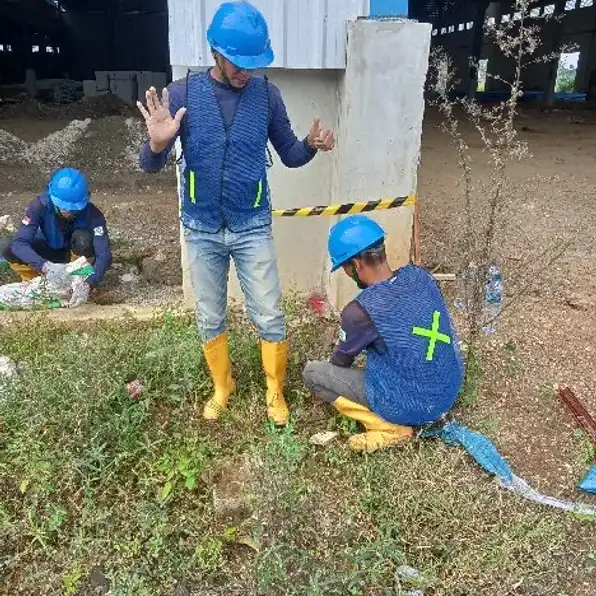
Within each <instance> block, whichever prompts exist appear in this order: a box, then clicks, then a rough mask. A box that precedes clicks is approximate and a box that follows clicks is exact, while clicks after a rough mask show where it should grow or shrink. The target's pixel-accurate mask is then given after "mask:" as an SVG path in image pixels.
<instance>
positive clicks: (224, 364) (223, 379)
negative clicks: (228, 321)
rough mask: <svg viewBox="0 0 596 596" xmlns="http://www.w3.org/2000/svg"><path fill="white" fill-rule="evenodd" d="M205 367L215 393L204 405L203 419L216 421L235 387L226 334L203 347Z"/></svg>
mask: <svg viewBox="0 0 596 596" xmlns="http://www.w3.org/2000/svg"><path fill="white" fill-rule="evenodd" d="M203 351H204V352H205V359H206V360H207V366H208V367H209V371H210V372H211V378H212V379H213V386H214V388H215V393H214V394H213V397H212V398H211V399H210V400H209V401H208V402H207V403H206V404H205V407H204V409H203V418H205V419H206V420H217V419H218V418H219V417H220V415H221V413H222V412H223V410H225V409H226V407H227V405H228V400H229V398H230V395H231V394H232V393H234V390H235V388H236V385H235V383H234V379H233V378H232V366H231V364H230V352H229V349H228V334H227V333H222V334H221V335H218V336H217V337H216V338H215V339H212V340H211V341H209V342H207V343H206V344H205V345H204V346H203Z"/></svg>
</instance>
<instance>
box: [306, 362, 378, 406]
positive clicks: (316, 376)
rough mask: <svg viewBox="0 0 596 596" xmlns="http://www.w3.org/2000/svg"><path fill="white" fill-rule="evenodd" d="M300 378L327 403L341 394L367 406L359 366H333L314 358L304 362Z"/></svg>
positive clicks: (362, 373) (330, 402) (362, 372)
mask: <svg viewBox="0 0 596 596" xmlns="http://www.w3.org/2000/svg"><path fill="white" fill-rule="evenodd" d="M302 378H303V379H304V383H305V385H306V386H307V387H308V388H309V389H310V390H311V391H312V393H314V394H315V395H316V396H317V397H318V398H320V399H322V400H323V401H326V402H327V403H329V404H332V403H333V402H334V401H335V400H336V399H337V398H338V397H340V396H341V397H345V398H346V399H349V400H350V401H353V402H356V403H358V404H360V405H362V406H365V407H367V408H368V407H369V406H368V401H367V399H366V390H365V388H364V371H363V370H362V369H360V368H347V367H343V366H335V364H331V362H328V361H326V360H316V361H311V362H307V363H306V366H305V367H304V370H303V371H302Z"/></svg>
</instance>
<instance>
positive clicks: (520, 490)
mask: <svg viewBox="0 0 596 596" xmlns="http://www.w3.org/2000/svg"><path fill="white" fill-rule="evenodd" d="M422 436H423V437H439V438H440V439H442V440H443V441H444V442H445V443H446V444H447V445H461V446H462V447H463V448H464V449H465V450H466V451H467V452H468V454H469V455H471V456H472V457H473V458H474V460H476V462H477V463H478V464H479V465H480V466H481V467H482V468H483V469H484V470H486V471H487V472H488V473H489V474H494V475H495V476H496V477H497V478H498V479H499V482H500V484H501V486H502V487H503V488H506V489H507V490H510V491H512V492H515V493H517V494H518V495H520V496H521V497H523V498H524V499H528V500H529V501H534V502H535V503H540V504H541V505H547V506H549V507H556V508H557V509H564V510H565V511H570V512H572V513H576V514H580V515H589V516H596V508H595V507H591V506H589V505H584V504H582V503H573V502H572V501H565V500H562V499H555V498H554V497H550V496H548V495H543V494H542V493H539V492H538V491H537V490H535V489H533V488H532V487H531V486H530V485H529V484H528V483H527V482H526V481H525V480H524V479H523V478H520V477H519V476H516V475H515V474H514V473H513V472H512V471H511V468H510V467H509V464H508V463H507V461H506V460H505V458H504V457H503V456H502V455H501V454H500V453H499V451H498V450H497V448H496V447H495V445H494V444H493V443H492V442H491V441H489V440H488V439H487V438H486V437H485V436H483V435H481V434H480V433H476V432H474V431H471V430H470V429H469V428H467V427H466V426H464V425H463V424H460V423H459V422H455V421H453V422H448V423H447V424H446V425H445V426H444V427H443V428H438V429H437V428H433V429H429V430H427V431H426V432H423V433H422ZM591 472H595V473H594V478H593V480H592V481H591V482H592V486H594V484H596V466H593V468H592V470H591ZM586 480H588V481H590V473H588V476H587V477H586V478H585V479H584V481H586ZM582 484H583V482H582Z"/></svg>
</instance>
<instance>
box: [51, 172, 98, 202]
mask: <svg viewBox="0 0 596 596" xmlns="http://www.w3.org/2000/svg"><path fill="white" fill-rule="evenodd" d="M48 196H49V197H50V201H52V203H53V204H54V206H55V207H56V208H57V209H61V210H62V211H71V212H72V211H82V210H83V209H85V207H87V204H88V203H89V186H88V184H87V177H86V176H85V174H83V173H82V172H79V170H75V169H74V168H64V169H62V170H58V171H57V172H56V173H55V174H54V175H53V176H52V179H51V180H50V183H49V184H48Z"/></svg>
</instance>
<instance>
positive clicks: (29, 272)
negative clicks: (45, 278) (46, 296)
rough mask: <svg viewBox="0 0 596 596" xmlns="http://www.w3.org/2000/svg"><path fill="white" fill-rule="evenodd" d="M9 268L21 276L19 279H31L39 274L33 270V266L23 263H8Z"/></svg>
mask: <svg viewBox="0 0 596 596" xmlns="http://www.w3.org/2000/svg"><path fill="white" fill-rule="evenodd" d="M8 264H9V265H10V268H11V269H12V270H13V271H14V272H15V273H16V274H17V275H18V276H19V277H20V278H21V281H31V280H32V279H34V278H36V277H38V276H40V275H41V273H39V271H35V269H33V267H29V265H25V264H24V263H8Z"/></svg>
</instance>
